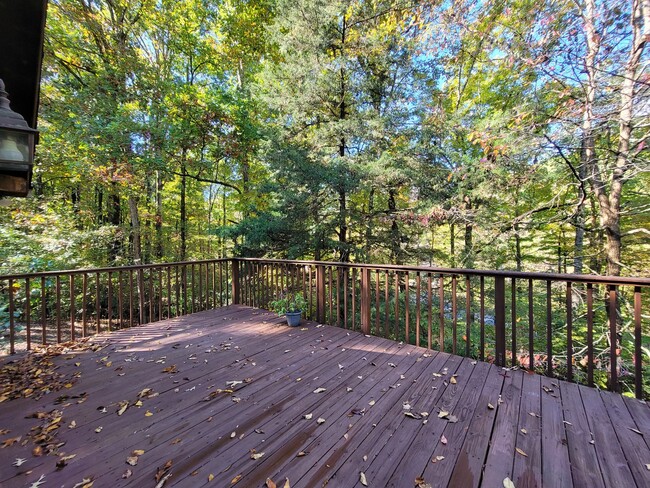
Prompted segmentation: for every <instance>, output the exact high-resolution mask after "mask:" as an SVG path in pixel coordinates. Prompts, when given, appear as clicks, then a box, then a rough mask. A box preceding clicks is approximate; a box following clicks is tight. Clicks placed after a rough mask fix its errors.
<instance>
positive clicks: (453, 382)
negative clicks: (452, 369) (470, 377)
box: [449, 376, 457, 385]
mask: <svg viewBox="0 0 650 488" xmlns="http://www.w3.org/2000/svg"><path fill="white" fill-rule="evenodd" d="M449 383H451V384H452V385H455V384H456V383H457V382H456V378H455V377H453V376H452V377H451V378H450V379H449Z"/></svg>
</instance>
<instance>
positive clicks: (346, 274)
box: [343, 268, 348, 329]
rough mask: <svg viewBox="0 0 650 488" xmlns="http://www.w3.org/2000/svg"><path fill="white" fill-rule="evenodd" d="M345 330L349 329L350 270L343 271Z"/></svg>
mask: <svg viewBox="0 0 650 488" xmlns="http://www.w3.org/2000/svg"><path fill="white" fill-rule="evenodd" d="M343 328H344V329H347V328H348V269H347V268H344V269H343Z"/></svg>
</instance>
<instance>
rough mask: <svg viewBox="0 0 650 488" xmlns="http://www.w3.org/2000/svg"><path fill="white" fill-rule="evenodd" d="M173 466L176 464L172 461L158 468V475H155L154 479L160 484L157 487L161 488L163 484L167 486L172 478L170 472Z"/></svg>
mask: <svg viewBox="0 0 650 488" xmlns="http://www.w3.org/2000/svg"><path fill="white" fill-rule="evenodd" d="M172 464H174V462H173V461H172V460H171V459H170V460H168V461H167V462H166V463H165V464H163V465H162V466H159V467H158V468H156V474H155V475H154V477H155V479H156V481H157V482H158V484H157V485H156V487H157V488H160V487H161V486H162V485H163V484H165V481H166V480H167V479H168V478H169V477H170V476H171V472H170V470H171V467H172Z"/></svg>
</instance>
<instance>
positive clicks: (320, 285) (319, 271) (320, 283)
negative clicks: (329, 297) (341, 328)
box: [316, 264, 325, 324]
mask: <svg viewBox="0 0 650 488" xmlns="http://www.w3.org/2000/svg"><path fill="white" fill-rule="evenodd" d="M316 320H318V322H319V323H321V324H322V323H324V322H325V266H324V265H322V264H318V265H316Z"/></svg>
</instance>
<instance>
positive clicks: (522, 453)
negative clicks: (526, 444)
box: [515, 447, 528, 457]
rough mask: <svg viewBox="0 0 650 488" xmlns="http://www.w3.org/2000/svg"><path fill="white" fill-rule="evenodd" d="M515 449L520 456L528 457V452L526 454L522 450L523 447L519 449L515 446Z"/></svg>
mask: <svg viewBox="0 0 650 488" xmlns="http://www.w3.org/2000/svg"><path fill="white" fill-rule="evenodd" d="M515 451H517V452H518V453H519V454H521V455H522V456H525V457H528V454H526V453H525V452H524V451H523V449H519V448H518V447H517V448H515Z"/></svg>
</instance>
